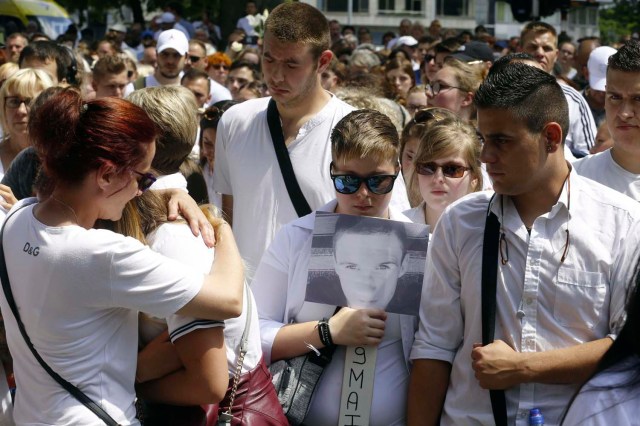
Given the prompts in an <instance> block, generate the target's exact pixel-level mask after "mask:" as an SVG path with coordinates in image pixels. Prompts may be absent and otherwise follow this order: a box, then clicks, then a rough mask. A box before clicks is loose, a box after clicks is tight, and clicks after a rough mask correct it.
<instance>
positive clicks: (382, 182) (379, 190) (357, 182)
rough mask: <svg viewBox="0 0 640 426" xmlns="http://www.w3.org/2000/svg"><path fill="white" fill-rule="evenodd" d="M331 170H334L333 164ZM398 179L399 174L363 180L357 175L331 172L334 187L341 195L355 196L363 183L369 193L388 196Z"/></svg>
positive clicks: (370, 177) (376, 176)
mask: <svg viewBox="0 0 640 426" xmlns="http://www.w3.org/2000/svg"><path fill="white" fill-rule="evenodd" d="M331 169H333V162H332V163H331ZM397 177H398V174H395V175H374V176H369V177H365V178H363V177H360V176H356V175H337V174H333V172H331V180H332V181H333V186H334V188H335V189H336V191H338V192H339V193H340V194H355V193H356V192H358V190H359V189H360V186H361V185H362V182H364V183H365V185H366V186H367V189H368V190H369V191H371V192H372V193H374V194H376V195H384V194H388V193H389V192H391V190H392V189H393V184H394V183H395V181H396V178H397Z"/></svg>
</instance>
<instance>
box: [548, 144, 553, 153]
mask: <svg viewBox="0 0 640 426" xmlns="http://www.w3.org/2000/svg"><path fill="white" fill-rule="evenodd" d="M552 149H553V146H551V143H549V142H547V152H551V150H552Z"/></svg>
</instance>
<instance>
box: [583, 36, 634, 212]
mask: <svg viewBox="0 0 640 426" xmlns="http://www.w3.org/2000/svg"><path fill="white" fill-rule="evenodd" d="M606 76H607V77H606V78H607V79H606V88H605V90H606V95H605V101H604V107H605V113H606V122H607V126H608V127H609V132H610V134H611V137H612V139H613V147H612V148H611V149H608V150H606V151H604V152H601V153H599V154H595V155H592V156H590V157H586V158H583V159H582V160H580V161H578V162H576V163H575V164H574V165H575V168H576V171H577V172H578V173H579V174H581V175H582V176H585V177H588V178H589V179H593V180H595V181H596V182H600V183H601V184H603V185H606V186H608V187H610V188H613V189H615V190H616V191H619V192H622V193H623V194H626V195H628V196H629V197H631V198H633V199H634V200H636V201H640V147H638V142H639V141H640V106H638V101H637V99H638V96H640V43H639V42H638V41H635V40H630V41H629V42H628V43H626V44H625V45H624V46H623V47H621V48H620V50H618V52H616V53H615V54H613V55H612V56H611V57H610V58H609V65H608V67H607V74H606Z"/></svg>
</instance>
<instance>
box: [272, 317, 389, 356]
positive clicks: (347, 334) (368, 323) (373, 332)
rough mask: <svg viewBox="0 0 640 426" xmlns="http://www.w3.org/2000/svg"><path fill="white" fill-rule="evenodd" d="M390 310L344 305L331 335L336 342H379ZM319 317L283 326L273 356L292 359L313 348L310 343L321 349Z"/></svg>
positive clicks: (332, 324) (331, 322)
mask: <svg viewBox="0 0 640 426" xmlns="http://www.w3.org/2000/svg"><path fill="white" fill-rule="evenodd" d="M386 319H387V314H386V313H385V312H384V311H382V310H380V309H351V308H342V309H341V310H340V311H339V312H338V313H337V314H336V315H334V316H333V317H331V318H330V319H329V329H330V331H331V338H332V340H333V343H335V344H336V345H372V346H376V345H378V344H379V343H380V341H381V340H382V337H383V336H384V326H385V323H384V321H385V320H386ZM317 324H318V322H317V321H309V322H303V323H299V324H289V325H285V326H283V327H282V328H281V329H280V331H278V334H276V338H275V340H274V341H273V347H272V348H271V360H272V361H277V360H279V359H289V358H293V357H296V356H299V355H302V354H305V353H307V352H309V351H310V350H311V349H309V348H308V347H307V345H306V343H309V344H311V345H313V346H314V347H315V348H317V349H320V348H322V347H323V345H322V343H321V342H320V337H319V335H318V330H317V328H316V325H317Z"/></svg>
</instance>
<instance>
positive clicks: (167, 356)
mask: <svg viewBox="0 0 640 426" xmlns="http://www.w3.org/2000/svg"><path fill="white" fill-rule="evenodd" d="M181 368H182V361H181V360H180V357H179V356H178V351H176V348H175V346H174V345H173V344H172V343H171V341H170V340H169V332H167V331H165V332H163V333H161V334H159V335H158V336H157V337H156V338H155V339H153V340H152V341H150V342H149V343H148V344H147V346H145V347H144V348H143V349H142V350H141V351H140V352H138V366H137V369H136V382H138V383H144V382H148V381H149V380H155V379H159V378H160V377H163V376H166V375H167V374H169V373H172V372H174V371H177V370H179V369H181Z"/></svg>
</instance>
